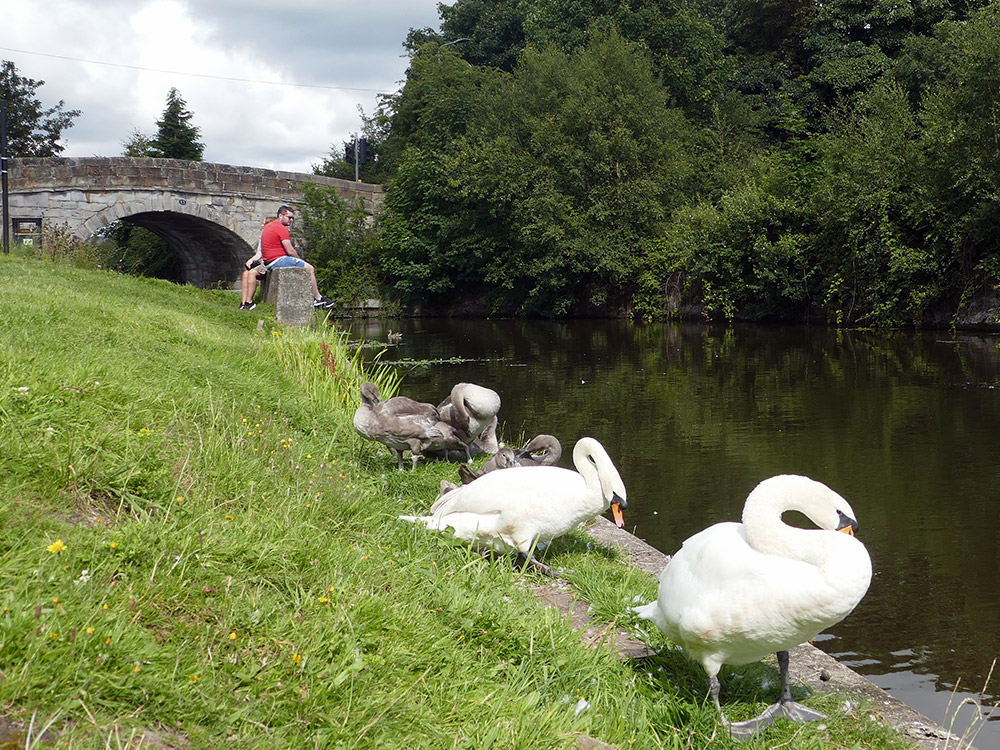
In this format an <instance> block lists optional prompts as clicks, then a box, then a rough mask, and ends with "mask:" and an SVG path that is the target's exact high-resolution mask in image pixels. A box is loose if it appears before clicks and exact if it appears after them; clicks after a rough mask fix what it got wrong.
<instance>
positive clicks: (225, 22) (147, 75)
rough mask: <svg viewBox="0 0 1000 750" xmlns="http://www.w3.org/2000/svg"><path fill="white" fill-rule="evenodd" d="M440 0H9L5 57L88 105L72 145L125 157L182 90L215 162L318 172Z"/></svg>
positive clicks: (72, 104)
mask: <svg viewBox="0 0 1000 750" xmlns="http://www.w3.org/2000/svg"><path fill="white" fill-rule="evenodd" d="M446 4H451V3H450V2H448V3H446ZM437 5H438V0H368V1H367V2H363V1H360V0H355V1H353V2H348V1H346V0H267V1H266V2H265V0H44V1H43V0H3V22H2V24H3V25H2V28H3V33H2V34H0V59H3V60H11V61H13V62H14V64H15V65H16V66H17V70H18V73H19V74H20V75H22V76H24V77H27V78H32V79H35V80H42V81H45V85H44V86H42V87H40V88H39V89H37V90H36V92H35V93H36V96H37V97H38V98H39V99H40V100H41V102H42V104H43V105H44V106H46V107H49V106H53V105H55V104H56V103H58V102H59V100H60V99H61V100H63V101H64V102H65V106H66V108H67V109H79V110H81V114H80V116H79V117H77V118H76V120H75V121H74V125H73V127H72V128H69V129H68V130H65V131H63V143H64V144H65V146H66V149H65V151H64V152H63V154H62V155H63V156H121V154H122V151H123V145H122V144H123V142H124V141H125V140H126V139H128V137H129V135H130V134H131V133H132V131H133V130H135V129H138V130H139V131H140V132H142V133H145V134H146V135H155V133H156V121H157V120H158V119H159V118H160V116H161V115H162V114H163V110H164V109H165V107H166V98H167V92H168V91H169V90H170V88H171V87H176V88H177V89H178V90H179V91H180V93H181V96H182V98H183V99H184V101H185V102H186V103H187V106H188V109H189V110H190V111H191V112H192V113H193V114H194V117H193V119H192V121H191V122H192V124H194V125H196V126H197V127H199V128H200V129H201V141H202V143H204V144H205V154H204V159H205V161H212V162H219V163H223V164H236V165H240V166H253V167H267V168H270V169H286V170H291V171H297V172H310V171H312V165H314V164H318V163H319V162H321V161H322V160H323V158H324V157H325V156H327V155H328V154H329V152H330V149H331V147H332V146H334V144H337V147H338V149H339V147H340V144H341V143H342V142H343V141H345V140H347V139H349V138H350V137H351V134H353V133H355V132H357V131H358V130H359V129H360V126H361V117H360V114H359V112H358V107H359V106H361V107H363V109H364V112H365V114H367V115H371V114H372V113H373V112H374V111H375V106H376V102H377V97H378V94H379V92H383V93H392V92H395V91H397V90H398V89H399V86H400V84H401V81H402V80H403V77H404V75H405V71H406V67H407V63H408V60H407V58H406V57H405V56H404V52H405V51H404V49H403V42H404V40H405V39H406V34H407V32H408V31H409V29H410V28H424V27H431V28H434V29H437V28H439V25H440V22H439V18H438V13H437ZM85 61H86V62H85ZM102 63H103V64H102ZM161 71H168V72H161ZM207 76H217V77H207ZM235 79H242V80H235ZM248 81H268V82H272V81H273V82H276V83H278V84H280V85H271V84H267V83H253V82H248Z"/></svg>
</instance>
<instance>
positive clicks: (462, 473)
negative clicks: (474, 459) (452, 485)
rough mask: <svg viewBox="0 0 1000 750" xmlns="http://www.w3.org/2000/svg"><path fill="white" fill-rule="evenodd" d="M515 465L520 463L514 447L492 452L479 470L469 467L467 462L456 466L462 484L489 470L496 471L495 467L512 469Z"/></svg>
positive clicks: (487, 472)
mask: <svg viewBox="0 0 1000 750" xmlns="http://www.w3.org/2000/svg"><path fill="white" fill-rule="evenodd" d="M515 466H520V464H519V463H518V461H517V455H516V454H515V452H514V449H513V448H501V449H500V450H498V451H497V452H496V453H494V454H493V456H492V457H491V458H490V460H489V461H487V462H486V463H485V464H483V467H482V468H481V469H480V470H479V471H476V470H475V469H470V468H469V465H468V464H461V465H460V466H459V467H458V476H459V478H460V479H461V480H462V484H468V483H469V482H472V481H475V480H476V479H478V478H479V477H481V476H483V474H489V473H490V472H491V471H496V470H497V469H512V468H513V467H515Z"/></svg>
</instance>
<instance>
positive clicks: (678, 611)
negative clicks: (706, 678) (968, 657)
mask: <svg viewBox="0 0 1000 750" xmlns="http://www.w3.org/2000/svg"><path fill="white" fill-rule="evenodd" d="M816 533H817V534H818V535H819V534H822V535H824V537H823V538H826V535H829V534H833V535H836V536H837V537H842V538H843V539H844V540H845V541H847V542H856V547H850V546H848V547H840V548H839V549H838V552H839V553H844V551H845V550H846V554H847V556H848V558H849V559H847V560H846V562H847V565H846V567H841V569H840V570H839V571H838V572H836V573H834V574H833V575H831V573H830V571H829V570H824V569H822V568H820V567H818V566H816V565H812V564H809V563H806V562H803V561H801V560H794V559H789V558H784V557H780V556H776V555H768V554H762V553H760V552H758V551H756V550H754V549H752V548H751V547H750V546H749V545H748V544H747V542H746V535H745V530H744V528H743V524H738V523H723V524H716V525H715V526H711V527H709V528H708V529H705V530H704V531H702V532H700V533H698V534H695V535H694V536H693V537H691V538H690V539H688V540H687V541H686V542H685V543H684V545H683V546H682V548H681V549H680V551H679V552H678V553H677V554H676V555H674V557H673V558H672V559H671V561H670V563H669V564H668V565H667V567H666V568H665V569H664V571H663V573H662V574H661V577H660V590H659V597H658V599H657V602H656V605H657V608H658V610H659V612H658V617H659V619H656V618H654V617H650V619H653V620H654V622H656V623H657V624H658V625H659V624H660V622H662V623H664V624H665V625H666V627H661V629H663V630H664V632H666V633H667V635H668V636H670V637H671V638H672V639H673V640H675V641H676V642H678V643H679V644H680V645H682V646H684V648H685V649H686V650H688V652H689V653H690V654H691V655H692V656H693V657H695V658H697V659H699V660H701V661H702V662H703V663H705V664H706V668H707V669H710V670H711V667H712V665H714V666H715V669H716V670H717V668H718V666H717V665H720V664H723V663H726V664H746V663H749V662H752V661H757V660H758V659H761V658H763V657H764V656H766V655H767V654H769V653H772V652H775V651H781V650H786V649H789V648H793V647H794V646H797V645H798V644H800V643H803V642H805V641H807V640H809V639H811V638H813V637H815V636H816V635H817V634H818V633H819V632H821V631H822V630H823V629H825V628H827V627H830V626H831V625H833V624H835V623H837V622H839V621H840V620H841V619H843V618H844V617H845V616H847V614H849V613H850V612H851V610H853V609H854V607H855V606H857V603H858V602H859V601H860V599H861V597H862V596H863V595H864V591H865V590H867V583H864V585H863V586H860V585H858V582H857V581H855V582H854V583H849V582H848V584H847V585H846V586H845V585H844V583H845V581H849V579H852V578H856V577H857V576H855V574H854V573H851V572H850V571H851V570H852V567H856V565H857V564H858V561H859V560H860V556H863V557H864V558H865V559H867V551H865V549H864V545H862V544H861V543H860V542H857V540H854V539H851V538H849V537H847V536H846V535H843V534H838V533H837V532H825V531H817V532H816ZM829 541H830V542H832V543H834V544H835V545H838V546H839V542H838V541H837V539H836V538H835V537H829ZM820 543H822V542H820V541H819V539H818V540H817V544H820ZM859 553H860V556H859ZM869 565H870V562H869ZM860 567H861V568H863V567H864V563H863V561H861V562H860ZM845 571H846V572H847V575H846V576H845V575H844V573H845ZM860 577H861V578H863V575H861V576H860ZM710 673H711V672H710Z"/></svg>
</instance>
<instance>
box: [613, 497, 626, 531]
mask: <svg viewBox="0 0 1000 750" xmlns="http://www.w3.org/2000/svg"><path fill="white" fill-rule="evenodd" d="M611 515H612V516H614V518H615V526H617V527H618V528H619V529H623V528H625V514H623V513H622V506H621V503H611Z"/></svg>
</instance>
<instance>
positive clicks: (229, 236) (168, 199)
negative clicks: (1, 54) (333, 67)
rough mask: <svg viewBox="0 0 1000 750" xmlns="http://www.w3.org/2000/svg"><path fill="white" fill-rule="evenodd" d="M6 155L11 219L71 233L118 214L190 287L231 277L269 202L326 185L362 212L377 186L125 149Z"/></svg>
mask: <svg viewBox="0 0 1000 750" xmlns="http://www.w3.org/2000/svg"><path fill="white" fill-rule="evenodd" d="M8 164H9V169H8V175H9V195H10V218H11V219H19V218H21V219H27V218H41V219H42V222H43V225H48V226H55V225H65V226H66V227H68V229H69V231H70V232H71V233H72V234H73V235H74V236H76V237H78V238H80V239H87V238H89V237H91V236H92V235H94V234H95V233H96V232H97V231H98V230H100V229H102V228H103V227H106V226H107V225H109V224H111V223H112V222H115V221H120V220H121V221H127V222H129V223H131V224H134V225H136V226H140V227H143V228H145V229H148V230H149V231H151V232H153V233H154V234H156V235H157V236H159V237H161V238H163V239H164V240H165V241H166V242H167V244H168V245H169V246H170V247H171V249H172V250H173V251H174V252H175V253H176V255H177V258H178V260H179V264H180V268H181V275H182V279H181V281H183V282H185V283H188V284H193V285H195V286H200V287H208V286H215V285H230V284H234V283H236V281H238V279H239V275H240V272H241V271H242V265H241V264H242V261H243V260H245V259H246V258H247V257H248V256H249V255H250V253H251V252H252V249H251V248H253V247H254V246H255V245H256V244H257V239H258V237H259V236H260V227H261V223H262V222H263V221H264V219H265V218H267V217H269V216H273V215H274V214H275V211H276V210H277V208H278V206H279V205H282V204H288V205H292V206H297V205H301V203H302V200H303V195H302V189H303V185H304V184H306V183H310V182H311V183H317V184H321V185H327V186H332V187H334V188H335V189H336V190H337V192H338V194H339V195H340V196H341V197H342V198H345V199H347V200H353V201H360V202H362V203H363V205H364V206H365V209H366V210H367V211H368V213H369V214H371V215H374V214H375V213H377V212H378V211H379V210H380V208H381V204H382V187H381V186H380V185H368V184H364V183H354V182H350V181H348V180H337V179H333V178H330V177H322V176H319V175H310V174H301V173H297V172H281V171H275V170H269V169H261V168H258V167H238V166H231V165H225V164H212V163H209V162H189V161H182V160H177V159H150V158H131V157H89V158H22V159H10V160H8ZM293 237H294V236H293Z"/></svg>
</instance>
